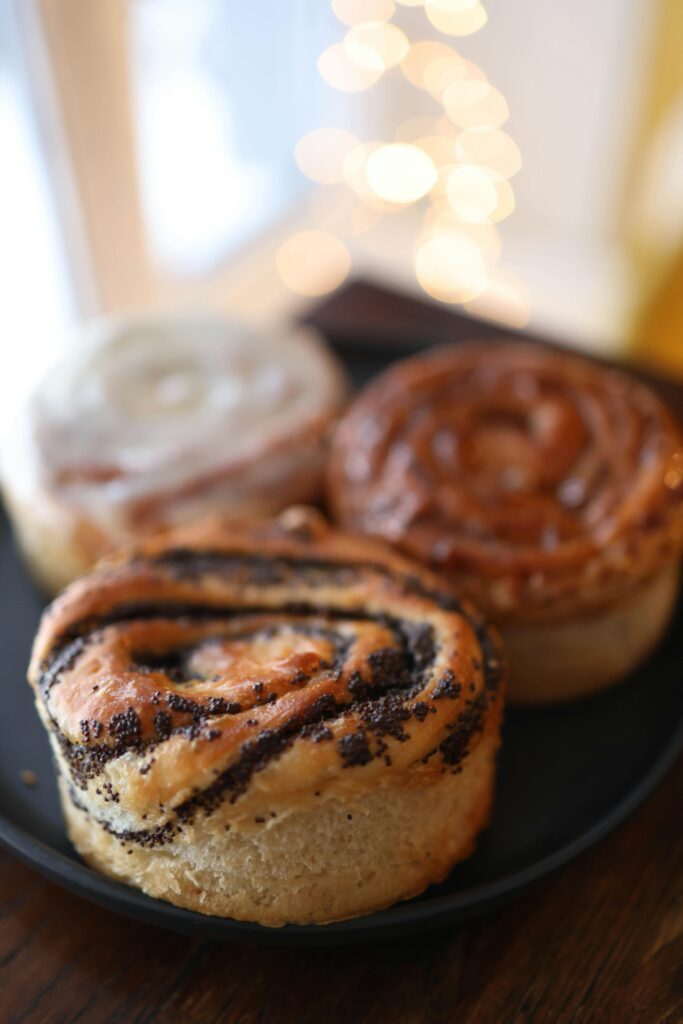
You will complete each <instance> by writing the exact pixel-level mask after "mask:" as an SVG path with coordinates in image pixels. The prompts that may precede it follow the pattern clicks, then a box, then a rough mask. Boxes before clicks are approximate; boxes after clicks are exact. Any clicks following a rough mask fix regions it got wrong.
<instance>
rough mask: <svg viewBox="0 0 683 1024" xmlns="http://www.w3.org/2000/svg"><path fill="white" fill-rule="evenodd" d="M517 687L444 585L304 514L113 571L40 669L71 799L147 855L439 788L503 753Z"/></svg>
mask: <svg viewBox="0 0 683 1024" xmlns="http://www.w3.org/2000/svg"><path fill="white" fill-rule="evenodd" d="M501 675H502V669H501V664H500V655H499V651H498V647H497V643H496V641H495V639H494V638H493V637H492V636H491V634H490V632H489V631H488V630H487V629H486V627H485V626H484V624H483V622H482V621H481V619H480V618H479V616H478V615H477V614H476V613H475V612H474V611H473V610H472V609H471V608H470V607H469V606H467V605H465V606H463V605H461V604H460V603H459V602H458V600H457V599H456V598H455V597H454V596H453V594H452V593H451V592H449V591H448V590H447V588H445V587H444V586H443V584H442V583H441V582H440V581H438V580H437V579H436V578H435V577H433V576H432V575H431V574H430V573H429V572H427V571H425V570H421V569H419V568H418V567H416V566H415V565H414V564H413V563H412V562H410V561H408V560H406V559H404V558H403V557H402V556H399V555H397V554H395V553H394V552H392V551H391V550H390V549H388V548H385V547H384V546H383V545H382V544H380V543H379V542H376V541H371V540H367V539H362V538H353V537H348V536H344V535H342V534H339V533H337V532H335V531H333V530H331V529H330V528H329V527H328V526H327V524H326V523H325V522H324V521H323V520H322V518H321V517H320V516H319V515H318V514H316V513H313V512H311V511H310V510H302V509H292V510H290V511H289V512H288V513H285V514H284V515H283V516H282V517H280V518H279V519H278V520H275V521H272V522H269V523H262V524H257V525H255V526H254V525H235V524H232V525H230V526H228V525H226V524H224V523H221V522H220V521H218V520H213V521H210V522H204V523H202V524H197V525H194V526H192V527H186V528H180V529H178V530H175V531H171V532H169V533H168V534H165V535H162V536H160V537H159V538H156V539H153V540H150V541H147V542H144V543H143V544H141V545H140V546H139V547H137V548H136V549H134V550H133V551H130V552H127V553H122V554H118V555H115V556H112V557H111V558H109V559H107V560H105V561H104V562H102V563H101V564H100V566H99V567H98V568H96V569H95V570H94V571H93V572H92V573H91V574H90V575H89V576H87V577H85V578H84V579H82V580H80V581H78V582H76V583H75V584H73V585H72V586H71V587H70V588H69V589H68V590H67V591H66V592H65V593H64V594H63V595H62V596H61V597H60V598H59V599H58V600H57V601H56V602H55V603H54V604H53V605H52V607H51V608H50V609H49V610H48V612H47V613H46V615H45V617H44V619H43V623H42V625H41V628H40V631H39V633H38V636H37V638H36V643H35V647H34V653H33V658H32V663H31V669H30V681H31V684H32V686H33V688H34V691H35V694H36V701H37V705H38V709H39V711H40V714H41V717H42V719H43V721H44V723H45V725H46V726H47V728H48V729H49V731H50V734H51V737H52V743H53V748H54V749H55V752H56V755H57V760H58V762H59V764H60V769H61V772H62V775H63V777H64V779H65V781H66V785H67V789H68V792H69V794H70V799H71V800H72V802H73V803H74V806H75V807H76V808H78V809H80V810H81V811H83V813H87V815H88V816H89V820H90V822H91V824H92V828H93V829H94V830H95V831H97V829H99V830H100V831H101V832H104V833H106V835H107V836H108V837H110V838H111V837H112V836H114V837H116V839H117V840H118V841H120V842H123V843H124V846H126V847H129V848H130V849H131V850H132V851H133V856H132V857H131V863H133V861H134V860H135V855H134V854H135V851H136V850H145V851H147V852H150V853H151V852H152V851H154V850H156V849H159V850H162V849H163V850H166V851H167V850H168V849H169V848H170V849H171V850H174V849H181V848H184V847H183V843H185V842H188V841H189V840H188V839H187V836H190V835H196V830H197V828H198V827H199V825H200V823H203V824H202V827H204V824H206V823H208V824H206V828H208V829H209V831H212V830H213V831H214V832H215V830H216V828H218V823H220V828H221V829H223V828H224V826H225V825H226V824H227V825H229V826H230V827H231V828H234V829H236V830H237V831H238V832H239V831H240V830H244V829H247V830H248V829H253V826H254V821H257V822H258V821H259V819H262V820H263V821H265V820H266V818H267V817H269V816H270V815H271V814H273V813H283V812H284V811H286V812H287V813H292V811H293V810H295V809H301V810H305V809H306V808H309V809H310V808H311V806H312V805H315V803H316V801H317V800H320V799H325V800H329V799H335V800H341V801H350V802H353V801H356V800H359V799H361V798H362V797H363V796H364V795H365V794H368V793H373V792H374V791H375V790H377V788H378V787H380V788H381V787H386V786H389V787H391V788H392V789H393V790H394V791H395V792H396V793H399V792H400V791H401V790H402V789H406V788H407V789H410V790H412V789H414V788H415V787H419V786H430V785H433V784H435V783H437V782H438V781H439V780H441V779H442V778H443V776H444V775H445V774H450V773H452V772H453V771H459V770H461V769H462V767H463V763H465V762H466V758H467V757H468V756H469V754H471V753H472V752H473V751H475V750H476V749H477V747H478V745H479V743H480V742H482V737H483V736H484V735H488V736H489V742H490V743H491V744H492V748H491V749H492V750H495V746H496V745H497V742H498V719H499V715H500V703H501V685H502V684H501ZM489 762H491V763H490V764H489V769H488V771H489V775H488V776H487V778H488V785H489V790H487V792H489V795H490V781H491V778H490V777H489V776H491V773H492V760H491V754H487V764H488V763H489ZM464 774H466V772H465V773H464ZM481 799H482V798H481V795H479V796H478V798H477V800H478V802H481ZM468 813H473V812H472V809H471V808H470V809H469V810H468ZM470 832H472V830H471V829H469V830H468V831H467V835H470ZM473 837H474V832H472V835H470V838H469V840H468V841H469V843H470V845H471V842H472V841H473ZM454 856H455V853H454ZM399 895H400V893H399ZM168 898H170V899H172V898H173V896H172V894H171V895H169V896H168ZM396 898H398V896H397V897H396Z"/></svg>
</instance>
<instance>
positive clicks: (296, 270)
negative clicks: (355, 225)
mask: <svg viewBox="0 0 683 1024" xmlns="http://www.w3.org/2000/svg"><path fill="white" fill-rule="evenodd" d="M275 266H276V268H277V272H278V274H279V275H280V278H281V279H282V281H283V282H284V283H285V284H286V285H287V287H288V288H289V289H290V290H291V291H293V292H297V293H298V294H299V295H309V296H314V295H325V293H326V292H331V291H333V290H334V289H335V288H338V287H339V285H340V284H341V283H342V281H344V280H345V278H346V277H347V275H348V273H349V270H350V269H351V256H350V255H349V250H348V249H347V248H346V246H345V245H344V243H343V242H340V241H339V239H338V238H336V237H335V236H334V235H331V234H329V233H328V232H327V231H298V232H297V233H296V234H295V235H292V236H291V238H288V239H287V241H286V242H283V243H282V245H281V246H280V248H279V249H278V251H277V253H276V255H275Z"/></svg>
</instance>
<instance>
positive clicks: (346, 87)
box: [318, 43, 382, 92]
mask: <svg viewBox="0 0 683 1024" xmlns="http://www.w3.org/2000/svg"><path fill="white" fill-rule="evenodd" d="M318 71H319V72H320V74H321V76H322V78H324V79H325V81H326V82H327V84H328V85H331V86H332V88H333V89H339V90H340V91H341V92H360V91H361V90H363V89H369V88H370V86H371V85H374V84H375V82H377V81H378V80H379V79H380V77H381V75H382V71H381V69H377V68H368V67H361V66H359V65H358V64H356V63H355V61H353V60H352V59H351V57H350V56H349V52H348V50H347V49H346V47H345V46H344V44H343V43H335V45H334V46H328V47H327V49H326V50H323V52H322V53H321V54H320V56H319V57H318Z"/></svg>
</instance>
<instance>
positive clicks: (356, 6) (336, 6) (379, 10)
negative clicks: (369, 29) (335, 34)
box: [332, 0, 396, 25]
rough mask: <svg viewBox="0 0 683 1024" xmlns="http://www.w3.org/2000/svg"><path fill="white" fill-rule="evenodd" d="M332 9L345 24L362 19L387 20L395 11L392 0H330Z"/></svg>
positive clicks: (358, 21)
mask: <svg viewBox="0 0 683 1024" xmlns="http://www.w3.org/2000/svg"><path fill="white" fill-rule="evenodd" d="M332 10H333V11H334V13H335V14H336V16H337V17H338V18H339V20H340V21H343V22H344V24H345V25H358V24H360V22H362V21H389V20H390V19H391V18H393V16H394V13H395V11H396V7H395V5H394V0H332Z"/></svg>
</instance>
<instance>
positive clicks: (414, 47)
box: [277, 0, 528, 325]
mask: <svg viewBox="0 0 683 1024" xmlns="http://www.w3.org/2000/svg"><path fill="white" fill-rule="evenodd" d="M396 3H398V4H400V5H401V6H404V7H424V8H425V14H426V16H427V19H428V20H429V22H430V23H431V24H432V25H433V26H434V27H435V28H437V29H438V30H440V31H441V32H444V33H446V34H447V35H452V36H466V35H470V34H471V33H473V32H476V31H477V30H478V29H480V28H481V27H482V26H483V25H485V24H486V21H487V14H486V11H485V9H484V6H483V4H482V3H481V0H332V10H333V12H334V14H335V15H336V17H337V18H338V19H339V21H341V22H343V24H344V25H346V26H348V31H347V32H346V35H345V37H344V42H343V43H337V44H335V45H332V46H329V47H328V48H327V49H326V50H325V51H324V52H323V53H322V54H321V55H320V57H319V58H318V70H319V72H320V74H321V76H322V78H323V79H324V80H325V81H326V82H327V83H328V84H329V85H331V86H333V87H334V88H336V89H340V90H342V91H345V92H357V91H361V90H363V89H368V88H369V87H371V86H372V85H374V84H375V83H376V82H378V81H379V80H380V78H381V77H382V76H383V74H384V72H385V71H388V70H390V69H391V68H394V67H396V66H400V68H401V71H402V73H403V75H404V77H405V78H406V80H407V81H408V82H409V83H410V84H411V85H414V86H415V87H416V88H419V89H422V90H424V91H425V92H427V93H429V94H430V95H431V96H432V97H433V98H434V99H436V100H437V102H438V110H439V111H440V113H438V114H436V115H435V116H431V117H425V116H420V117H414V118H411V119H410V120H408V121H405V122H404V123H402V124H400V125H399V126H398V128H397V129H396V132H395V136H394V141H386V140H384V141H382V142H378V141H374V142H363V143H361V142H359V141H358V140H357V139H356V138H355V137H354V136H353V135H352V134H351V133H350V132H347V131H343V130H342V129H338V128H321V129H319V130H317V131H313V132H310V133H309V134H308V135H306V136H304V138H302V139H301V141H300V142H299V144H298V145H297V147H296V150H295V157H296V162H297V164H298V166H299V168H300V170H301V171H302V172H303V173H304V174H306V175H307V176H308V177H309V178H311V179H312V180H313V181H316V182H319V183H320V184H324V185H326V186H328V189H327V191H323V190H321V189H317V190H315V191H314V192H313V193H312V195H311V198H310V200H309V203H310V214H311V218H312V220H313V221H314V222H315V223H316V224H317V225H320V226H321V228H322V229H323V230H315V231H313V230H311V231H302V232H299V233H298V234H296V235H294V236H292V238H290V239H289V240H288V241H287V242H285V243H284V244H283V245H282V246H281V247H280V249H279V250H278V253H277V269H278V272H279V274H280V276H281V278H282V280H283V281H284V282H285V284H287V286H288V287H289V288H291V289H292V290H293V291H296V292H298V293H300V294H302V295H323V294H325V293H326V292H328V291H331V290H332V289H333V288H335V287H337V286H338V285H339V284H340V283H341V282H342V281H343V280H344V278H345V277H346V275H347V274H348V272H349V269H350V255H349V252H348V250H347V248H346V246H345V245H344V243H343V242H342V241H341V240H340V238H344V237H346V238H348V237H351V236H357V235H361V234H363V233H365V232H367V231H370V230H371V229H372V228H373V227H374V226H375V224H377V222H378V221H379V220H380V218H381V217H382V215H383V214H384V213H389V212H395V211H401V210H405V208H406V206H407V205H409V204H411V203H415V202H418V201H419V200H421V199H423V198H425V197H426V196H428V197H429V203H428V204H426V205H428V206H429V209H428V210H427V212H426V215H425V217H424V222H423V227H422V231H421V232H420V235H419V238H418V241H417V249H416V254H415V273H416V276H417V280H418V282H419V284H420V285H421V286H422V288H423V289H424V290H425V291H426V292H427V293H428V294H429V295H431V296H433V297H434V298H437V299H439V300H441V301H443V302H449V303H465V304H468V305H469V308H471V309H472V310H473V311H475V312H479V311H480V310H482V311H484V312H485V314H486V315H490V316H492V317H494V318H499V319H501V320H503V321H505V322H507V323H511V324H512V323H514V324H517V325H521V324H522V323H523V322H526V319H528V296H525V293H524V290H523V288H522V286H521V284H520V283H519V282H518V281H516V279H513V278H512V276H511V275H510V274H504V273H502V272H499V271H497V270H496V267H495V264H496V263H497V261H498V259H499V257H500V249H501V239H500V233H499V231H498V230H497V228H496V227H495V226H494V225H495V223H496V222H498V221H500V220H502V219H503V218H504V217H506V216H507V215H508V214H509V213H510V212H511V211H512V210H513V209H514V204H515V199H514V193H513V191H512V188H511V186H510V184H509V181H508V180H507V179H508V178H511V177H512V176H513V175H515V174H516V173H517V172H518V171H519V169H520V167H521V163H522V161H521V156H520V152H519V149H518V148H517V146H516V145H515V143H514V142H513V140H512V139H511V138H510V137H509V136H508V135H507V134H506V133H505V132H504V131H500V130H499V129H500V126H501V125H502V124H504V122H505V121H506V120H507V118H508V116H509V111H508V106H507V103H506V101H505V98H504V97H503V95H502V94H501V93H500V92H499V91H498V90H497V89H495V88H494V87H493V86H492V85H491V84H490V83H489V82H488V80H487V78H486V75H485V74H484V72H483V71H482V69H481V68H479V67H478V66H477V65H476V64H474V63H473V62H472V61H469V60H467V59H465V58H463V57H461V55H460V54H459V53H458V52H457V51H456V50H455V49H454V48H453V47H452V46H449V45H447V44H446V43H443V42H440V41H438V40H422V41H419V42H416V43H413V44H411V43H410V41H409V39H408V37H407V36H406V33H405V32H403V31H402V30H401V29H400V28H399V27H398V26H396V25H395V24H393V23H391V19H392V17H393V15H394V14H395V12H396ZM389 138H391V136H389ZM330 187H331V188H332V191H331V192H330Z"/></svg>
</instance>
